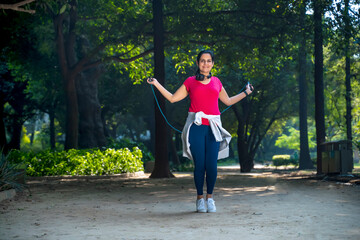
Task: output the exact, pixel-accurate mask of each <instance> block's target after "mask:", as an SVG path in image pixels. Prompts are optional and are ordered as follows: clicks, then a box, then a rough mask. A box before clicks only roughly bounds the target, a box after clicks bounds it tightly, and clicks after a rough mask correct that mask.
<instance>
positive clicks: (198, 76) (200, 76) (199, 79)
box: [195, 72, 212, 81]
mask: <svg viewBox="0 0 360 240" xmlns="http://www.w3.org/2000/svg"><path fill="white" fill-rule="evenodd" d="M211 76H212V75H211V72H210V73H209V75H207V78H211ZM195 77H196V80H198V81H204V79H205V75H204V74H201V73H199V72H197V73H196V75H195Z"/></svg>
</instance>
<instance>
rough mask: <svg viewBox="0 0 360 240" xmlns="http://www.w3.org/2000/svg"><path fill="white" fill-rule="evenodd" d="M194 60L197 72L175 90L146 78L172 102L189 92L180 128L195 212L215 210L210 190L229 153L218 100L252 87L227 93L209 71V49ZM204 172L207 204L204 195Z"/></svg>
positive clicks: (231, 100)
mask: <svg viewBox="0 0 360 240" xmlns="http://www.w3.org/2000/svg"><path fill="white" fill-rule="evenodd" d="M196 64H197V66H198V69H197V71H196V75H195V76H191V77H189V78H187V79H186V80H185V82H184V83H183V84H182V85H181V87H180V88H179V89H178V90H177V91H176V92H175V93H174V94H172V93H170V92H169V91H167V90H166V89H165V88H164V87H163V86H162V85H161V84H160V83H159V82H158V81H157V80H156V79H155V78H149V79H147V82H148V83H149V84H152V85H154V86H155V87H156V88H157V89H158V90H159V92H160V93H161V94H162V95H163V96H164V97H165V98H166V99H167V100H168V101H169V102H171V103H174V102H178V101H180V100H182V99H184V98H185V97H187V96H188V95H189V97H190V102H191V103H190V107H189V113H188V118H187V120H186V123H185V127H184V129H183V132H182V140H183V155H184V156H185V157H187V158H189V159H191V160H193V161H194V166H195V168H194V182H195V186H196V190H197V200H196V210H197V212H201V213H203V212H216V206H215V201H214V200H213V197H212V194H213V190H214V186H215V182H216V178H217V160H218V159H221V158H225V157H228V155H229V142H230V139H231V135H230V134H229V133H228V132H227V131H226V130H225V129H224V128H222V124H221V120H220V111H219V106H218V100H219V99H220V101H222V102H223V103H224V104H225V105H227V106H230V105H233V104H235V103H237V102H239V101H240V100H241V99H243V98H245V97H246V96H248V95H249V94H251V93H252V91H253V87H252V86H251V85H250V84H248V85H247V86H246V90H245V91H244V92H241V93H239V94H237V95H235V96H233V97H229V96H228V94H227V93H226V91H225V88H224V87H223V86H222V84H221V82H220V80H219V79H218V78H217V77H214V76H212V75H211V69H212V68H213V66H214V53H213V52H212V51H211V50H203V51H201V52H200V53H199V54H198V56H197V60H196ZM194 123H195V124H194ZM205 173H206V186H207V189H206V190H207V194H206V204H205V199H204V195H203V186H204V178H205ZM206 207H207V208H206Z"/></svg>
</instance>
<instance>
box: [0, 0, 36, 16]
mask: <svg viewBox="0 0 360 240" xmlns="http://www.w3.org/2000/svg"><path fill="white" fill-rule="evenodd" d="M32 2H35V0H24V1H21V2H19V3H14V4H0V9H10V10H14V11H17V12H27V13H31V14H34V13H35V10H31V9H24V8H20V7H21V6H23V5H26V4H29V3H32Z"/></svg>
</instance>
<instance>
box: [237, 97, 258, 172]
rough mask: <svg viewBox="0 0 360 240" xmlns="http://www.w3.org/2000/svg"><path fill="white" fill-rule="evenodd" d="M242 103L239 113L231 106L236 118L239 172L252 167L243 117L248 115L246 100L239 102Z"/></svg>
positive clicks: (249, 169)
mask: <svg viewBox="0 0 360 240" xmlns="http://www.w3.org/2000/svg"><path fill="white" fill-rule="evenodd" d="M241 105H242V109H243V111H242V114H240V113H239V111H238V110H237V108H236V106H233V107H232V109H233V110H234V113H235V116H236V118H237V120H238V129H237V134H238V140H237V148H238V156H239V164H240V172H251V170H252V169H253V168H254V159H253V158H252V157H251V155H250V154H249V143H248V139H247V132H246V130H245V129H246V126H245V124H246V123H245V122H246V121H245V119H246V118H247V116H248V112H249V106H248V103H247V102H246V100H244V101H243V102H241Z"/></svg>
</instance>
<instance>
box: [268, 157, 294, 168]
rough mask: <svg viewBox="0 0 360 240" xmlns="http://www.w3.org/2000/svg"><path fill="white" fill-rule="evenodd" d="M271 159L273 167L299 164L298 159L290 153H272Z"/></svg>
mask: <svg viewBox="0 0 360 240" xmlns="http://www.w3.org/2000/svg"><path fill="white" fill-rule="evenodd" d="M272 161H273V164H274V166H275V167H279V166H288V165H295V166H297V165H299V159H295V158H292V157H291V156H290V155H274V156H273V158H272Z"/></svg>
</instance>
